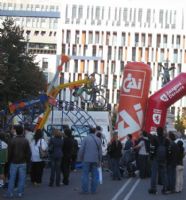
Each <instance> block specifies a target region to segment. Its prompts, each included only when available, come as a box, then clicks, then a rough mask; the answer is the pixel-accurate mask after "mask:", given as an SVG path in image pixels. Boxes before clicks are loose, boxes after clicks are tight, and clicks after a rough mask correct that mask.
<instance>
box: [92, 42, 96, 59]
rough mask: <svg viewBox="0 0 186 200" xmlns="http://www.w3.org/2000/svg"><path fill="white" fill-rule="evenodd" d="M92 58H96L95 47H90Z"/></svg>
mask: <svg viewBox="0 0 186 200" xmlns="http://www.w3.org/2000/svg"><path fill="white" fill-rule="evenodd" d="M92 56H96V46H95V45H94V46H93V47H92Z"/></svg>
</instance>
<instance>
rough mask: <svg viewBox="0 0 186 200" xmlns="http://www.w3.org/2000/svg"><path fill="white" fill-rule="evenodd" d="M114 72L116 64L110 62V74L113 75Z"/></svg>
mask: <svg viewBox="0 0 186 200" xmlns="http://www.w3.org/2000/svg"><path fill="white" fill-rule="evenodd" d="M115 71H116V63H115V62H114V61H112V63H111V73H114V72H115Z"/></svg>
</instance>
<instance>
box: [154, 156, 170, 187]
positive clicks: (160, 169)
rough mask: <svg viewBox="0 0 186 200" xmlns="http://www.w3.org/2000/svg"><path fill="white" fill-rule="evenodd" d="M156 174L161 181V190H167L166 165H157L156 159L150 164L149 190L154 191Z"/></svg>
mask: <svg viewBox="0 0 186 200" xmlns="http://www.w3.org/2000/svg"><path fill="white" fill-rule="evenodd" d="M158 172H159V173H160V177H161V179H162V184H163V189H164V190H166V189H167V166H166V163H159V162H158V161H157V160H156V159H154V160H152V162H151V189H153V190H156V185H157V177H158Z"/></svg>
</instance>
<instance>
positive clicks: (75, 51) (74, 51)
mask: <svg viewBox="0 0 186 200" xmlns="http://www.w3.org/2000/svg"><path fill="white" fill-rule="evenodd" d="M72 55H74V56H75V55H77V47H76V45H73V47H72Z"/></svg>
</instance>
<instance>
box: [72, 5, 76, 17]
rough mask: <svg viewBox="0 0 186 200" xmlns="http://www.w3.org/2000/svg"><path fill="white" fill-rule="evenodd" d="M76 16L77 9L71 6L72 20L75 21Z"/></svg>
mask: <svg viewBox="0 0 186 200" xmlns="http://www.w3.org/2000/svg"><path fill="white" fill-rule="evenodd" d="M76 15H77V7H76V6H75V5H73V6H72V19H75V18H76Z"/></svg>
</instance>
